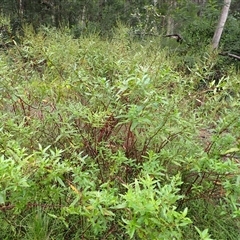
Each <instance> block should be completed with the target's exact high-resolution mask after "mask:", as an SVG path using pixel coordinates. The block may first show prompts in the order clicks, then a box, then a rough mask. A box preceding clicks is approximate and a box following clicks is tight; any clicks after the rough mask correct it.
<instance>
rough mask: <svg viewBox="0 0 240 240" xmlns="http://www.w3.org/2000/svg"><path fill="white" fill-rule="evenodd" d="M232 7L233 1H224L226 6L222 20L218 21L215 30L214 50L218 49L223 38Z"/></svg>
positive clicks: (223, 9)
mask: <svg viewBox="0 0 240 240" xmlns="http://www.w3.org/2000/svg"><path fill="white" fill-rule="evenodd" d="M230 5H231V0H224V4H223V8H222V12H221V15H220V18H219V20H218V25H217V28H216V30H215V33H214V36H213V39H212V48H213V49H217V48H218V45H219V42H220V39H221V36H222V31H223V28H224V25H225V23H226V20H227V17H228V12H229V8H230Z"/></svg>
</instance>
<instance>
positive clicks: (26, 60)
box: [0, 17, 240, 240]
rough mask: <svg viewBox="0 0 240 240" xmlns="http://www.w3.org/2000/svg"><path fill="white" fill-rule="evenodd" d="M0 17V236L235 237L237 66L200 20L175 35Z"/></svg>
mask: <svg viewBox="0 0 240 240" xmlns="http://www.w3.org/2000/svg"><path fill="white" fill-rule="evenodd" d="M196 21H197V20H196ZM2 22H3V23H4V24H3V26H2V29H1V45H0V47H1V50H0V78H1V81H0V88H1V98H0V152H1V154H0V186H1V190H0V218H1V226H0V229H1V231H0V239H11V240H12V239H39V240H40V239H41V240H43V239H102V240H103V239H136V240H137V239H156V240H157V239H158V240H159V239H160V240H161V239H162V240H166V239H180V240H181V239H204V240H207V239H208V240H210V239H216V240H219V239H224V240H225V239H234V240H235V239H239V237H240V210H239V204H240V202H239V201H240V188H239V175H240V174H239V173H240V170H239V161H240V121H239V113H240V102H239V98H240V96H239V89H240V86H239V71H238V62H237V60H235V59H230V58H228V57H227V56H221V55H219V54H218V51H212V49H211V48H210V47H209V45H208V44H209V41H208V40H206V41H199V37H200V36H202V37H203V36H204V37H203V39H208V38H207V36H206V35H204V34H207V33H208V31H207V30H206V29H208V28H207V26H208V27H209V25H207V22H204V21H203V22H202V23H203V24H202V25H201V27H202V28H200V29H199V32H196V34H193V35H192V37H191V38H190V37H189V35H187V31H189V33H190V32H193V31H192V30H191V28H190V27H189V28H188V30H187V29H185V30H184V29H183V33H185V34H186V35H185V36H186V37H184V41H183V43H182V44H179V43H178V42H176V41H175V40H174V39H169V38H164V37H163V36H162V35H155V34H135V33H136V32H133V28H132V27H129V26H128V25H125V24H121V23H118V25H117V26H116V27H113V28H112V29H111V30H109V34H108V35H103V34H102V33H101V32H97V31H92V29H90V30H89V31H86V32H85V34H80V35H78V36H76V32H74V31H73V30H72V29H71V28H69V27H60V28H58V29H56V28H52V27H46V26H43V25H42V26H39V27H38V30H37V31H36V29H35V28H34V27H33V26H32V25H31V24H25V25H23V26H22V28H21V29H22V32H21V31H17V33H16V35H15V37H12V36H11V34H9V32H10V27H9V26H10V24H8V23H9V19H6V18H3V19H2ZM5 23H6V24H5ZM194 24H195V22H192V23H191V25H189V26H191V27H192V29H196V26H195V25H194ZM204 24H205V25H204ZM227 24H229V25H228V29H230V28H232V29H235V27H234V26H237V23H236V22H235V19H234V17H232V19H230V21H229V22H228V23H227ZM141 26H142V25H141ZM138 27H140V25H138ZM140 30H141V31H140V32H141V33H142V29H140ZM201 31H202V32H201ZM236 31H237V29H236ZM21 33H24V34H21ZM189 33H188V34H189ZM225 36H226V37H225V38H224V37H223V40H222V47H225V48H226V46H229V47H232V48H235V50H236V49H237V44H238V43H237V42H234V44H230V42H229V38H230V37H229V35H228V34H227V35H225ZM228 44H230V45H228ZM221 50H222V49H220V51H221Z"/></svg>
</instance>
